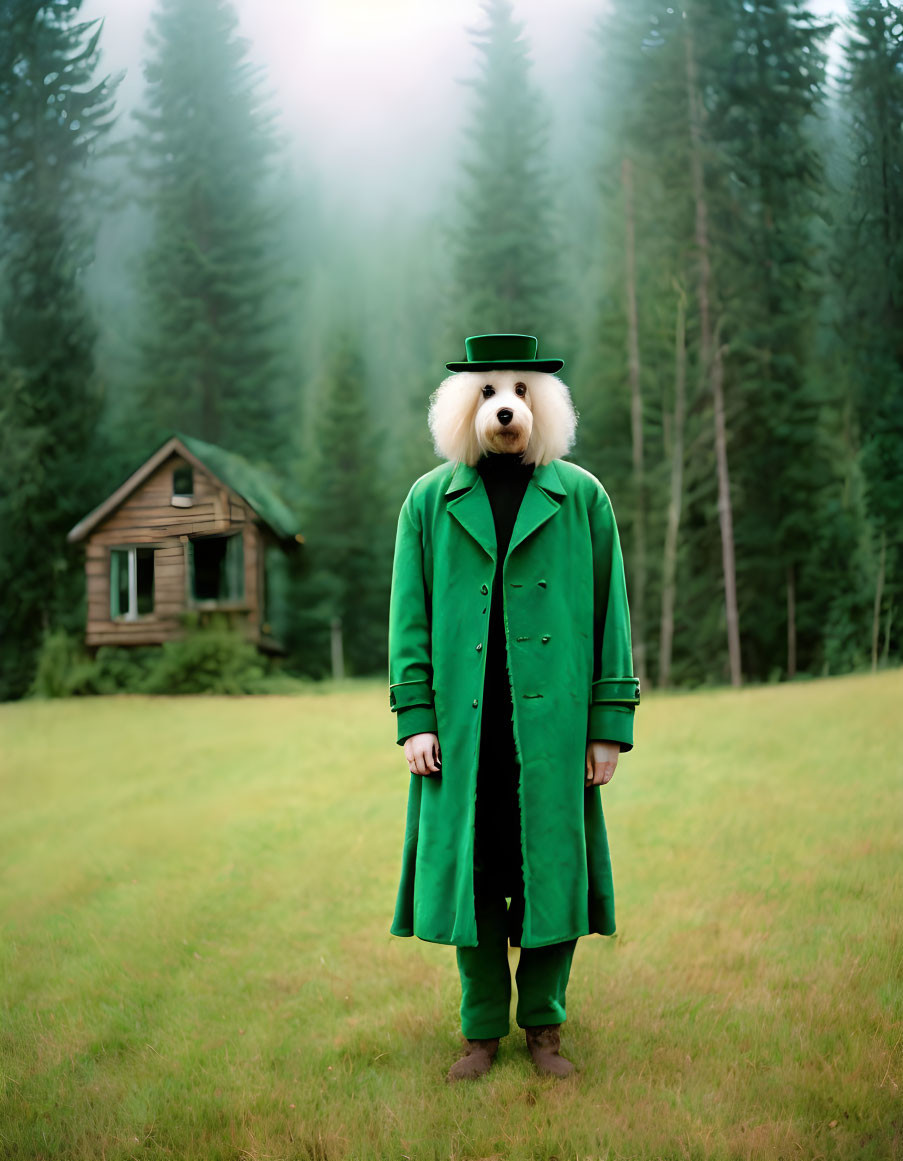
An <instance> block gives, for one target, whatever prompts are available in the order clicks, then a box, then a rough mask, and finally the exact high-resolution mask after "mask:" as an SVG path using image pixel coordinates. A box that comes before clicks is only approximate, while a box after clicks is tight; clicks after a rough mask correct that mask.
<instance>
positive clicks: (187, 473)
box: [170, 464, 194, 508]
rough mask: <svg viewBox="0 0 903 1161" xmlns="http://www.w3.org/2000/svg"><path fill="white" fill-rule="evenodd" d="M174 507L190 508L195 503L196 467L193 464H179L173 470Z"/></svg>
mask: <svg viewBox="0 0 903 1161" xmlns="http://www.w3.org/2000/svg"><path fill="white" fill-rule="evenodd" d="M170 502H171V504H172V505H173V507H174V508H190V507H191V505H192V504H193V503H194V468H192V466H191V464H179V466H178V467H176V468H173V472H172V498H171V501H170Z"/></svg>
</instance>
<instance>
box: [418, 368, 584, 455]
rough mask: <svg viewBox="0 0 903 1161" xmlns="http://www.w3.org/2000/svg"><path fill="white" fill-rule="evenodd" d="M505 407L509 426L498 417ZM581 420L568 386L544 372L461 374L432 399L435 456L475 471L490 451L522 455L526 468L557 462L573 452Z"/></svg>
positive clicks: (447, 380) (453, 378) (443, 384)
mask: <svg viewBox="0 0 903 1161" xmlns="http://www.w3.org/2000/svg"><path fill="white" fill-rule="evenodd" d="M518 384H523V386H524V387H526V391H523V390H522V389H521V390H518ZM487 385H490V386H491V387H492V388H493V392H492V393H491V394H488V396H484V389H485V388H486V386H487ZM505 408H507V409H508V410H509V411H510V412H511V413H512V417H511V420H510V422H508V423H507V424H503V423H501V422H500V420H499V418H498V413H499V411H501V410H503V409H505ZM577 417H578V412H577V410H576V409H575V407H574V404H573V402H572V401H571V394H570V391H569V390H568V388H567V386H566V385H565V384H564V383H563V382H562V381H561V380H560V379H559V378H558V377H557V376H555V375H550V374H548V373H546V372H543V371H512V370H502V371H457V372H455V373H454V374H452V375H449V376H448V378H447V379H443V380H442V382H441V383H440V384H439V386H438V387H437V388H436V390H435V391H434V392H433V394H432V395H431V396H430V409H429V425H430V432H431V433H432V437H433V446H434V447H435V449H436V454H437V455H439V456H444V457H445V459H447V460H462V461H463V462H464V463H466V464H470V465H471V466H472V465H474V464H475V463H476V462H477V460H478V459H479V458H480V456H481V455H482V454H483V452H486V451H510V452H521V453H522V454H523V461H524V463H527V464H529V463H535V464H537V465H539V464H547V463H549V462H550V461H551V460H554V459H558V458H560V457H561V456H563V455H565V454H566V453H567V452H568V451H570V449H571V447H573V444H574V435H575V433H576V430H577Z"/></svg>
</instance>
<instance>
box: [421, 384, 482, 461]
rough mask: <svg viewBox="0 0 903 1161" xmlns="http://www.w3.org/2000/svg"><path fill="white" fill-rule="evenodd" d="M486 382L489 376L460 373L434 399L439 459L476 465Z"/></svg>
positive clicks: (432, 420)
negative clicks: (476, 424)
mask: <svg viewBox="0 0 903 1161" xmlns="http://www.w3.org/2000/svg"><path fill="white" fill-rule="evenodd" d="M485 380H486V375H485V372H481V371H456V372H453V373H452V374H451V375H449V376H448V378H446V379H443V380H442V382H441V383H440V384H439V386H438V387H437V388H436V390H435V391H434V392H433V393H432V395H431V396H430V407H429V414H428V417H427V419H428V422H429V427H430V433H431V434H432V437H433V447H434V449H435V451H436V455H438V456H441V457H443V458H444V459H447V460H452V461H455V460H462V461H463V462H464V463H466V464H475V463H476V462H477V459H478V458H479V454H480V449H479V445H478V443H477V437H476V432H475V431H474V416H475V415H476V413H477V411H478V409H479V406H480V403H481V401H482V396H481V394H480V391H481V388H482V386H483V383H484V382H485Z"/></svg>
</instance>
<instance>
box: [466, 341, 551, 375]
mask: <svg viewBox="0 0 903 1161" xmlns="http://www.w3.org/2000/svg"><path fill="white" fill-rule="evenodd" d="M538 347H539V343H538V341H537V339H536V337H535V336H534V335H471V336H470V338H467V339H465V340H464V350H465V351H466V353H467V361H466V362H464V363H446V364H445V365H446V367H447V368H448V369H449V371H494V370H497V369H498V368H501V367H505V368H510V369H511V370H512V371H560V370H561V368H562V367H563V366H564V359H537V357H536V351H537V349H538Z"/></svg>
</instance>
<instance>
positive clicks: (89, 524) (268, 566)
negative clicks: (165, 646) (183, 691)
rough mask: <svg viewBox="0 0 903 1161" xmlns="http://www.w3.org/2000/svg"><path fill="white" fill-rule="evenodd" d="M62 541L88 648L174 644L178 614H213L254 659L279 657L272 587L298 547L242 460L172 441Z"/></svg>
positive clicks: (285, 517)
mask: <svg viewBox="0 0 903 1161" xmlns="http://www.w3.org/2000/svg"><path fill="white" fill-rule="evenodd" d="M66 539H67V540H68V541H69V542H70V543H79V542H84V545H85V574H86V577H87V624H86V629H85V644H86V645H87V646H88V647H89V648H92V647H97V646H99V645H156V644H161V643H162V642H164V641H170V640H173V639H175V638H177V637H180V636H181V635H182V634H183V633H184V626H183V623H182V619H181V616H182V614H183V613H185V612H186V611H188V610H196V611H198V612H199V613H200V620H201V622H203V620H204V616H203V614H204V612H205V611H213V610H219V611H222V612H225V613H226V614H227V615H228V617H229V620H230V621H231V622H232V623H233V624H234V625H235V627H236V629H238V630H240V631H241V632H242V633H243V634H244V636H245V637H246V638H247V639H248V640H250V641H252V642H253V643H254V644H255V645H257V646H258V648H260V649H261V650H264V651H267V652H277V653H280V652H284V648H283V646H282V643H281V641H280V640H279V638H278V633H277V632H274V624H273V622H274V620H276V621H277V622H278V616H274V613H275V612H276V611H277V610H276V609H274V605H275V604H276V603H277V601H278V597H277V599H276V600H274V593H273V591H272V590H273V588H274V577H277V576H278V575H280V574H279V565H280V563H284V560H285V555H286V554H287V553H288V552H291V551H295V550H297V549H298V545H299V544H300V543H302V542H303V539H304V538H303V536H301V534H300V532H299V531H298V524H297V521H296V519H295V517H294V515H293V514H292V512H291V510H290V509H289V508H288V506H287V505H286V504H285V503H284V501H283V500H282V499H281V498H280V497H279V496H278V495H277V493H276V491H275V490H274V486H273V482H272V480H271V478H269V477H268V476H267V474H266V473H265V472H264V471H262V470H261V469H260V468H257V467H255V466H254V465H253V464H251V463H249V462H248V461H247V460H246V459H244V458H243V457H242V456H239V455H236V454H235V453H234V452H229V451H227V450H226V449H225V448H221V447H217V446H216V445H215V444H210V443H205V442H204V441H203V440H199V439H195V438H194V437H193V436H188V435H184V434H183V433H181V432H177V433H176V434H174V435H173V436H172V437H171V438H170V439H168V440H167V441H166V442H165V443H164V444H162V446H161V447H159V448H158V449H157V450H156V451H155V452H154V454H153V455H152V456H151V457H150V459H148V460H147V461H146V462H145V463H143V464H142V465H141V467H140V468H138V470H137V471H136V472H134V473H133V474H132V475H131V476H129V478H128V479H127V480H126V481H125V483H123V484H122V485H121V486H120V487H119V488H117V489H116V491H115V492H113V493H112V495H110V496H108V497H107V499H106V500H104V501H103V503H102V504H99V505H98V506H97V507H96V508H95V509H94V511H93V512H89V513H88V515H87V516H85V517H84V519H83V520H80V521H79V522H78V524H76V525H75V527H74V528H72V529H71V530H70V531H69V532H68V533H67V537H66ZM280 558H281V562H280ZM281 575H284V573H283V574H281ZM276 587H278V585H277V586H276ZM277 628H278V626H277Z"/></svg>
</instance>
